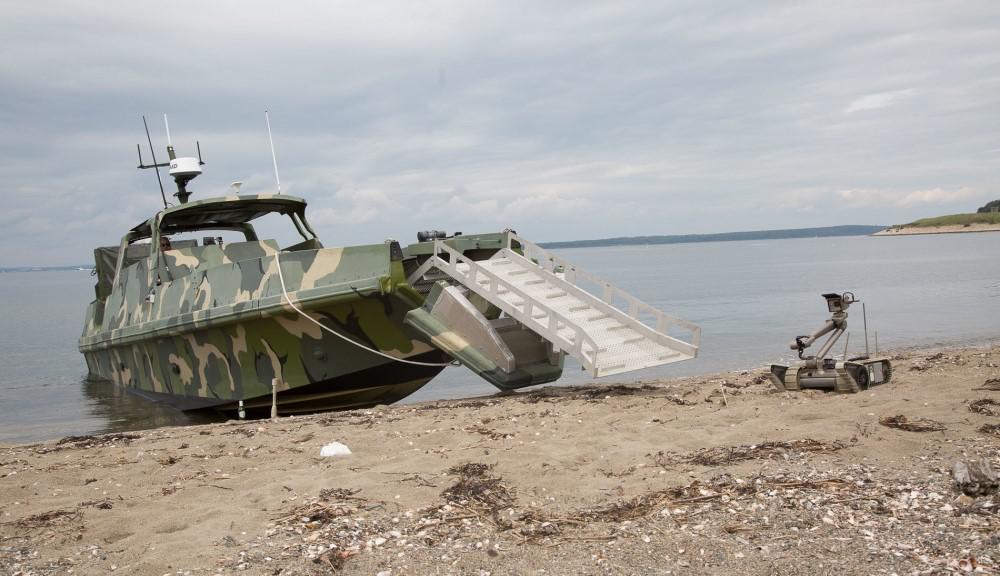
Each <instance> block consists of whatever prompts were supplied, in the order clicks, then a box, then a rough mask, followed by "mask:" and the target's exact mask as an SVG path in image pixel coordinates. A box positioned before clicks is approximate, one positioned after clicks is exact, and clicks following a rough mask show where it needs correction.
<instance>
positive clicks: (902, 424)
mask: <svg viewBox="0 0 1000 576" xmlns="http://www.w3.org/2000/svg"><path fill="white" fill-rule="evenodd" d="M878 423H879V424H881V425H883V426H885V427H887V428H897V429H899V430H906V431H907V432H940V431H942V430H947V428H945V426H944V424H942V423H940V422H937V421H935V420H931V419H930V418H907V417H906V416H904V415H903V414H897V415H896V416H883V417H881V418H879V420H878Z"/></svg>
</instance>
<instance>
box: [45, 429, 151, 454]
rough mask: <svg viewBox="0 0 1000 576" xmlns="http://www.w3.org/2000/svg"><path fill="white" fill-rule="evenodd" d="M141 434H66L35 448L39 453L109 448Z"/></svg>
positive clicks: (134, 438)
mask: <svg viewBox="0 0 1000 576" xmlns="http://www.w3.org/2000/svg"><path fill="white" fill-rule="evenodd" d="M139 438H142V436H140V435H138V434H123V433H115V434H103V435H102V434H87V435H84V436H66V437H65V438H62V439H60V440H59V441H58V442H56V444H55V446H43V447H41V448H38V449H36V450H35V452H37V453H39V454H48V453H49V452H58V451H60V450H71V449H79V448H110V447H112V446H116V445H119V444H122V445H128V444H130V443H131V442H132V441H133V440H138V439H139Z"/></svg>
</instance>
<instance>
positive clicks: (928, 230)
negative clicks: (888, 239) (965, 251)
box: [872, 224, 1000, 236]
mask: <svg viewBox="0 0 1000 576" xmlns="http://www.w3.org/2000/svg"><path fill="white" fill-rule="evenodd" d="M970 232H1000V224H967V225H966V224H952V225H948V226H890V227H889V228H886V229H885V230H881V231H879V232H876V233H874V234H872V236H915V235H918V234H967V233H970Z"/></svg>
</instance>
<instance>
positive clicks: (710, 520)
mask: <svg viewBox="0 0 1000 576" xmlns="http://www.w3.org/2000/svg"><path fill="white" fill-rule="evenodd" d="M892 358H893V379H892V381H891V382H890V383H889V384H887V385H884V386H880V387H876V388H873V389H871V390H869V391H866V392H863V393H860V394H854V395H835V394H829V393H822V392H816V391H806V392H800V393H787V392H775V391H773V388H772V386H771V384H770V383H769V382H768V381H766V378H763V379H762V378H761V377H760V376H761V374H762V371H760V370H754V371H746V370H744V371H730V372H722V373H718V374H712V375H705V376H692V377H683V378H672V379H663V380H639V381H635V382H632V383H627V384H600V385H594V384H589V385H582V386H547V387H542V388H538V389H532V390H528V391H525V392H521V393H517V394H512V395H507V396H487V397H478V398H470V399H461V400H437V401H429V402H423V403H420V404H409V405H394V406H387V407H382V406H380V407H376V408H373V409H370V410H354V411H349V412H339V413H325V414H317V415H311V416H296V417H288V418H280V419H278V420H277V421H269V420H259V421H244V422H240V421H230V422H226V423H218V424H205V425H189V426H179V427H167V428H158V429H152V430H146V431H141V432H132V433H117V434H108V435H103V436H85V437H76V438H65V439H62V440H58V441H56V440H53V441H47V442H40V443H34V444H17V445H0V573H11V574H16V573H23V574H33V573H43V572H49V571H59V572H67V571H68V570H69V569H71V568H72V569H73V572H74V573H76V574H105V573H109V572H112V571H117V572H121V573H125V574H139V575H146V574H149V575H151V576H160V575H162V574H164V573H172V574H173V573H181V574H185V573H190V574H192V575H201V574H236V573H239V574H275V573H279V572H278V569H281V570H280V574H283V575H286V574H328V573H331V572H332V571H334V570H336V571H337V573H338V574H340V573H343V574H367V575H374V574H383V576H384V575H385V574H389V575H390V576H392V575H397V574H436V573H451V574H480V575H481V574H484V573H489V574H492V575H493V576H496V575H499V574H522V573H538V571H539V570H542V569H544V570H546V571H548V573H556V574H562V573H581V574H654V573H656V574H660V573H664V571H666V570H671V571H675V572H677V571H679V572H680V573H705V572H729V573H735V572H743V573H755V574H756V573H760V574H765V573H771V572H772V571H773V569H774V566H775V565H776V563H777V565H781V566H783V567H784V568H786V569H787V570H788V571H790V572H791V573H803V574H805V573H815V572H816V569H817V568H820V571H821V572H822V571H824V570H826V569H830V570H833V569H836V570H837V571H839V572H843V573H849V574H854V573H872V572H878V571H882V570H885V571H887V572H891V571H897V572H901V573H902V572H911V571H921V570H938V571H943V570H950V569H952V568H956V567H957V566H958V565H959V563H961V562H962V561H965V562H966V563H968V562H969V560H968V558H969V557H975V558H976V560H974V561H975V562H978V565H980V566H984V567H985V566H988V567H989V568H988V570H993V569H994V564H995V561H996V562H1000V554H998V553H997V549H996V544H995V543H994V542H993V540H992V538H993V536H992V534H994V533H995V532H996V530H997V529H998V528H1000V516H997V515H996V514H995V513H993V512H992V510H993V508H982V506H983V505H985V504H986V503H987V501H988V502H989V503H990V504H992V502H993V500H992V497H989V496H984V497H980V498H970V497H968V496H963V495H960V494H958V493H957V492H956V491H955V489H954V482H953V481H952V480H951V477H950V469H951V465H952V463H953V462H954V461H956V460H957V459H963V458H967V457H974V456H981V457H984V458H987V459H988V460H990V461H991V462H992V463H993V466H994V468H1000V436H998V435H997V432H990V433H986V432H983V431H982V430H983V429H987V430H992V429H991V428H988V427H989V426H992V425H1000V391H991V390H982V387H983V384H984V383H985V382H986V381H987V380H990V379H995V378H1000V344H998V343H996V342H991V343H990V344H989V345H987V346H980V347H935V348H932V349H926V348H924V349H918V350H914V349H906V350H902V351H897V352H895V353H894V354H893V355H892ZM977 400H989V401H990V402H986V403H985V404H984V406H987V407H991V406H992V403H991V402H995V403H996V404H997V408H998V410H997V412H996V415H991V414H985V413H978V412H973V411H970V409H969V404H970V402H974V401H977ZM897 415H904V416H906V417H907V418H908V419H910V420H914V419H917V418H929V419H932V420H935V421H937V422H940V423H942V424H943V426H944V427H945V430H943V431H935V432H926V433H918V432H908V431H904V430H898V429H893V428H888V427H886V426H883V425H880V424H879V420H880V419H882V418H885V417H890V416H897ZM997 429H1000V426H997ZM335 441H336V442H341V443H343V444H345V445H347V446H348V447H349V448H350V450H351V451H352V452H353V454H351V455H349V456H344V457H335V458H321V457H320V448H321V447H322V446H324V445H326V444H329V443H331V442H335ZM980 509H982V510H986V511H987V512H986V513H984V512H981V511H979V510H980ZM331 546H333V548H331ZM956 569H957V568H956ZM5 570H6V572H5Z"/></svg>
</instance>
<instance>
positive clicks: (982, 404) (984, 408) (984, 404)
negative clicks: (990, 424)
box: [969, 398, 1000, 416]
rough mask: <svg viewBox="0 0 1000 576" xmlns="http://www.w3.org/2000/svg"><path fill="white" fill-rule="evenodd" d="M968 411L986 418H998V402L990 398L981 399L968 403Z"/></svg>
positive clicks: (999, 406) (999, 403) (999, 414)
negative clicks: (983, 415)
mask: <svg viewBox="0 0 1000 576" xmlns="http://www.w3.org/2000/svg"><path fill="white" fill-rule="evenodd" d="M969 411H970V412H976V413H979V414H985V415H987V416H1000V401H997V400H994V399H992V398H981V399H979V400H973V401H972V402H969Z"/></svg>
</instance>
